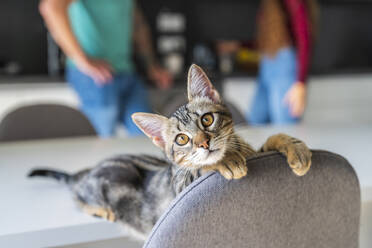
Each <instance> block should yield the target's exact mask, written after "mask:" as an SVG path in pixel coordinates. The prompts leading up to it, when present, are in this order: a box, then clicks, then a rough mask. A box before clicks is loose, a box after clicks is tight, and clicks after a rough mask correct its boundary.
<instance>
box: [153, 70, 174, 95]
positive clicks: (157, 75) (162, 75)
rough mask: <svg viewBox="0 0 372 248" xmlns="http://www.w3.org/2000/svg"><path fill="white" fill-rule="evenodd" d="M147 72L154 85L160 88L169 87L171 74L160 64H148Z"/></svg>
mask: <svg viewBox="0 0 372 248" xmlns="http://www.w3.org/2000/svg"><path fill="white" fill-rule="evenodd" d="M147 73H148V76H149V78H150V79H151V80H152V81H154V82H155V84H156V86H157V87H158V88H160V89H162V90H166V89H169V88H170V87H171V86H172V84H173V78H172V75H171V74H170V73H169V72H168V71H167V70H165V69H163V68H161V67H160V66H157V65H153V66H150V67H149V69H148V72H147Z"/></svg>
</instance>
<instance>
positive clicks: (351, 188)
mask: <svg viewBox="0 0 372 248" xmlns="http://www.w3.org/2000/svg"><path fill="white" fill-rule="evenodd" d="M248 168H249V171H248V175H247V177H245V178H244V179H242V180H235V181H227V180H225V179H224V178H222V177H221V176H220V175H218V174H216V173H211V174H208V175H207V176H204V177H202V178H200V179H199V180H197V181H196V182H194V183H193V184H192V185H190V186H189V187H188V188H187V189H186V190H185V191H184V192H183V193H181V195H179V197H177V199H176V200H175V201H174V203H173V204H172V205H171V206H170V208H169V209H168V211H167V212H166V213H165V214H164V215H163V216H162V217H161V218H160V220H159V221H158V222H157V224H156V226H155V227H154V228H153V231H152V233H151V235H150V236H149V238H148V240H147V242H146V244H145V245H144V247H146V248H155V247H156V248H159V247H162V248H170V247H177V248H186V247H187V248H191V247H192V248H208V247H213V248H222V247H223V248H226V247H253V248H257V247H260V248H261V247H262V248H271V247H272V248H274V247H275V248H299V247H306V248H307V247H309V248H322V247H324V248H333V247H334V248H357V247H358V235H359V215H360V189H359V182H358V178H357V176H356V174H355V172H354V170H353V169H352V167H351V166H350V164H349V163H348V162H347V161H346V160H345V159H344V158H342V157H341V156H339V155H336V154H333V153H330V152H325V151H314V152H313V163H312V168H311V170H310V171H309V173H308V174H307V175H305V176H304V177H297V176H295V175H294V174H293V173H292V172H291V170H290V169H289V167H288V166H287V164H286V161H285V158H284V157H283V156H281V155H280V154H278V153H267V154H263V155H259V156H257V157H254V158H251V159H249V160H248Z"/></svg>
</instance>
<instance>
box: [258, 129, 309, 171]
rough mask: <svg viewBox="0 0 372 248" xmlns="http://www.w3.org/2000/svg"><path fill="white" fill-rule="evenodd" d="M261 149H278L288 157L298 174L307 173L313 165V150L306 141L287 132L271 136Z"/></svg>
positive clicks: (289, 162)
mask: <svg viewBox="0 0 372 248" xmlns="http://www.w3.org/2000/svg"><path fill="white" fill-rule="evenodd" d="M261 151H263V152H265V151H278V152H280V153H282V154H283V155H284V156H286V157H287V161H288V164H289V166H290V167H291V169H292V171H293V172H294V173H295V174H296V175H297V176H303V175H305V174H306V173H307V172H308V171H309V169H310V166H311V155H312V154H311V151H310V149H309V148H308V147H307V146H306V145H305V143H304V142H302V141H301V140H298V139H296V138H293V137H290V136H288V135H286V134H276V135H273V136H270V137H269V138H268V139H267V141H266V143H265V144H264V145H263V146H262V148H261Z"/></svg>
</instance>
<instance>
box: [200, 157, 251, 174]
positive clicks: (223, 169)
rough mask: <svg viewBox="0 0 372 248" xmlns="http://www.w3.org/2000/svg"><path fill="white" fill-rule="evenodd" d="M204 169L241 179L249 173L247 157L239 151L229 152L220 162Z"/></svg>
mask: <svg viewBox="0 0 372 248" xmlns="http://www.w3.org/2000/svg"><path fill="white" fill-rule="evenodd" d="M203 170H204V171H210V170H214V171H218V172H219V173H220V174H221V175H222V176H223V177H224V178H226V179H228V180H231V179H240V178H242V177H244V176H245V175H247V172H248V167H247V165H246V159H245V157H244V156H243V155H242V154H240V153H238V152H229V153H227V154H226V155H225V158H224V159H222V160H221V161H220V162H218V163H216V164H214V165H211V166H206V167H205V168H203Z"/></svg>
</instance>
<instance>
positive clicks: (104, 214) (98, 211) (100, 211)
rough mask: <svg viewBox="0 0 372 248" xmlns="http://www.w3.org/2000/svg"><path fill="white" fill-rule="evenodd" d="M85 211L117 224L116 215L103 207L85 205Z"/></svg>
mask: <svg viewBox="0 0 372 248" xmlns="http://www.w3.org/2000/svg"><path fill="white" fill-rule="evenodd" d="M83 211H84V212H86V213H87V214H90V215H93V216H96V217H99V218H103V219H105V220H108V221H111V222H115V220H116V218H115V214H114V213H113V212H112V211H111V210H110V209H106V208H102V207H92V206H89V205H84V206H83Z"/></svg>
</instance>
